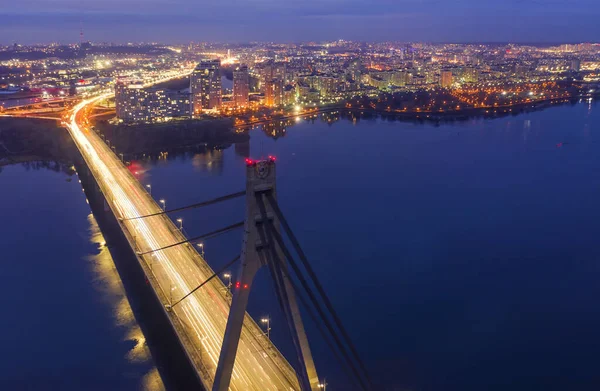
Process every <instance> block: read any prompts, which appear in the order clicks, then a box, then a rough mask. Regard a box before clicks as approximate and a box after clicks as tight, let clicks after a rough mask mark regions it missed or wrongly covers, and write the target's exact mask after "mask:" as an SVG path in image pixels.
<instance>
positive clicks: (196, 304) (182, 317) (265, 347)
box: [68, 95, 299, 391]
mask: <svg viewBox="0 0 600 391" xmlns="http://www.w3.org/2000/svg"><path fill="white" fill-rule="evenodd" d="M101 98H106V95H105V96H103V97H99V98H95V99H90V100H87V101H84V102H82V103H80V104H79V105H77V106H76V107H75V109H74V112H73V114H72V116H71V119H70V123H69V125H68V129H69V132H70V134H71V136H72V137H73V140H74V141H75V144H76V145H77V147H78V148H79V150H80V152H81V154H82V156H83V158H84V160H85V161H86V163H87V165H88V167H89V168H90V171H91V172H92V173H93V175H94V177H95V179H96V182H97V183H98V186H99V187H100V189H101V191H102V193H103V194H104V196H105V198H106V201H107V203H108V205H109V206H110V208H111V209H112V211H113V213H114V214H115V215H116V216H117V217H118V218H130V217H137V216H141V215H147V214H151V213H156V212H159V211H160V210H161V209H160V207H159V206H158V205H157V203H156V202H155V201H154V200H153V199H152V197H151V196H150V195H149V194H148V193H147V192H146V190H145V189H144V187H143V186H142V185H141V184H140V183H139V181H138V180H137V179H136V178H135V177H134V176H133V175H132V174H131V172H130V171H129V170H128V169H127V168H126V167H125V166H124V165H123V164H122V163H121V161H120V160H119V158H118V157H117V156H116V155H115V154H114V153H113V151H112V150H111V149H110V148H108V146H107V145H106V144H105V143H104V142H103V141H102V140H101V139H100V137H98V136H97V135H96V134H95V133H94V132H93V131H90V130H89V129H88V128H87V126H86V125H85V123H86V121H87V120H86V118H85V115H86V114H85V111H86V108H87V107H88V106H89V105H91V104H93V103H94V102H95V101H98V100H100V99H101ZM121 227H122V228H123V231H124V233H125V235H126V236H127V237H128V239H129V241H130V243H131V245H132V247H133V248H134V249H135V250H136V251H140V252H145V251H149V250H153V249H156V248H161V247H164V246H167V245H169V244H172V243H176V242H180V241H182V240H185V238H184V236H183V235H182V233H181V232H180V230H179V229H178V228H177V227H176V226H175V225H174V223H173V221H171V219H170V218H169V217H168V216H166V215H158V216H154V217H149V218H145V219H135V220H125V221H122V222H121ZM139 261H140V263H141V265H142V267H143V268H144V270H145V272H146V275H147V277H148V280H149V282H150V283H151V285H152V287H153V288H154V290H155V292H156V293H157V295H158V296H159V298H160V299H161V300H162V301H163V302H164V303H165V304H166V303H168V302H169V299H170V298H172V299H173V301H176V300H177V299H178V298H180V297H182V296H183V295H185V294H186V293H188V292H189V291H191V290H192V289H193V288H195V287H196V286H198V285H199V284H200V283H202V282H204V281H205V280H206V279H207V278H208V277H210V276H211V275H212V274H213V273H214V272H213V270H212V269H211V268H210V266H209V265H208V264H207V263H206V261H205V260H204V259H203V258H202V257H201V256H200V254H198V252H197V251H196V250H195V249H194V248H193V246H188V245H181V246H176V247H172V248H169V249H166V250H161V251H156V252H154V253H152V254H148V255H144V256H140V257H139ZM229 307H230V303H229V298H228V295H227V293H226V287H225V286H224V284H223V283H222V282H221V280H220V279H213V280H212V281H211V282H210V283H208V284H207V285H206V286H205V287H203V288H201V289H199V290H198V291H196V293H194V294H193V295H191V296H190V297H188V298H187V299H185V300H184V301H182V302H181V303H180V304H179V305H177V306H176V307H175V308H174V309H173V310H172V311H170V312H168V316H169V317H170V319H171V322H172V324H173V326H174V328H175V330H176V332H177V334H178V336H179V338H180V340H181V342H182V344H183V346H184V347H185V350H186V352H187V354H188V357H189V358H190V360H191V361H192V363H193V364H194V366H195V367H196V369H197V371H198V374H199V377H200V378H201V380H202V382H203V383H204V385H205V387H206V388H207V389H210V388H211V386H212V383H213V377H214V374H215V371H216V365H217V362H218V360H219V354H220V351H221V344H222V342H223V334H224V332H225V325H226V322H227V316H228V313H229ZM230 389H231V390H239V391H245V390H298V389H299V385H298V380H297V377H296V374H295V372H294V370H293V369H292V367H291V366H290V365H289V363H288V362H287V361H286V360H285V358H284V357H283V356H282V355H281V353H279V351H278V350H277V348H276V347H275V346H274V345H273V344H272V343H271V341H269V340H268V339H267V338H266V337H265V335H264V333H263V331H262V330H261V328H260V327H259V326H258V325H257V324H256V323H255V322H254V321H253V320H252V319H251V318H250V316H249V315H248V314H246V318H245V320H244V329H243V331H242V336H241V338H240V344H239V348H238V354H237V358H236V362H235V366H234V372H233V376H232V381H231V387H230Z"/></svg>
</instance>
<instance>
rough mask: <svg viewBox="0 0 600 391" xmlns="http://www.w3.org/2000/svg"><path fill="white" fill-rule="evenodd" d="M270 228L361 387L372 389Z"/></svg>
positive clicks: (288, 254) (274, 233)
mask: <svg viewBox="0 0 600 391" xmlns="http://www.w3.org/2000/svg"><path fill="white" fill-rule="evenodd" d="M267 227H268V229H269V230H270V231H271V232H272V233H273V236H275V240H276V241H277V243H278V244H279V247H280V248H281V249H282V251H283V252H284V254H285V257H286V259H287V260H288V261H289V263H290V265H291V266H292V269H293V270H294V272H295V273H296V275H297V276H298V279H299V281H300V284H301V285H302V287H303V288H304V290H305V292H306V293H307V294H308V296H309V298H310V301H311V302H312V304H313V306H314V307H315V309H316V310H317V312H318V313H319V315H320V317H321V320H322V321H323V323H324V324H325V326H326V327H327V329H328V330H329V333H330V334H331V336H332V337H333V339H334V340H335V343H336V345H337V346H338V349H339V350H340V352H341V353H342V355H343V356H344V358H345V359H346V361H347V363H348V365H349V366H350V367H351V368H352V372H353V374H354V376H355V377H356V379H357V380H358V382H359V383H360V385H361V388H362V389H363V390H370V389H371V388H370V387H369V386H368V385H367V384H365V381H364V380H363V378H362V377H361V374H360V372H359V371H358V370H357V368H356V367H355V365H354V362H353V361H352V359H351V357H350V355H349V353H348V351H347V350H346V348H345V347H344V344H343V343H342V341H341V340H340V339H339V337H338V334H337V333H336V332H335V328H334V327H333V325H332V324H331V322H330V320H329V317H327V316H326V315H325V312H324V310H323V308H322V307H321V305H320V304H319V302H318V300H317V298H316V297H315V294H314V293H313V292H312V289H311V288H310V286H309V285H308V283H307V281H306V280H305V279H304V277H303V275H302V272H301V270H300V268H299V267H298V265H297V264H296V262H295V260H294V258H293V257H292V255H291V253H290V251H289V250H288V248H287V246H285V243H284V242H283V238H282V237H281V235H279V233H278V232H277V231H276V230H275V228H274V227H273V226H272V224H268V225H267Z"/></svg>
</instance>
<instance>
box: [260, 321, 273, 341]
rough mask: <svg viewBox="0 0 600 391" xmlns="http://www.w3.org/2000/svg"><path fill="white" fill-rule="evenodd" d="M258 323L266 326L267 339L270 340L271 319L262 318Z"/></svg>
mask: <svg viewBox="0 0 600 391" xmlns="http://www.w3.org/2000/svg"><path fill="white" fill-rule="evenodd" d="M260 321H261V322H262V323H265V324H266V325H267V339H271V319H269V318H262V319H261V320H260Z"/></svg>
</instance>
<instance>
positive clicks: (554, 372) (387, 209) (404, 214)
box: [0, 102, 600, 391]
mask: <svg viewBox="0 0 600 391" xmlns="http://www.w3.org/2000/svg"><path fill="white" fill-rule="evenodd" d="M283 129H284V127H283V126H282V127H279V128H277V129H276V132H275V133H276V134H277V135H279V137H277V138H276V139H274V138H272V137H268V136H267V134H266V133H271V132H272V130H273V129H269V131H268V132H261V131H260V129H256V130H253V131H252V133H251V139H250V143H249V145H236V146H232V147H230V148H226V149H223V150H211V151H206V152H192V151H190V152H186V153H169V154H163V155H162V156H161V157H159V158H148V159H140V160H136V161H134V162H133V164H134V167H135V170H136V171H137V172H138V175H139V176H140V180H141V181H142V182H143V183H144V184H150V185H151V186H152V194H153V196H155V197H156V198H162V199H165V200H166V202H167V206H168V208H175V207H178V206H184V205H187V204H190V203H193V202H198V201H202V200H208V199H211V198H213V197H217V196H219V195H224V194H228V193H233V192H236V191H239V190H242V189H243V188H244V170H245V167H244V158H245V156H246V155H248V153H249V156H250V157H252V158H259V157H261V156H268V155H274V156H276V157H277V164H278V167H277V170H278V197H279V202H280V205H281V207H282V210H283V212H284V214H285V215H286V217H287V219H288V221H289V222H290V224H291V226H292V228H293V229H294V231H295V233H296V236H297V237H298V238H299V241H300V243H301V244H302V246H303V247H304V251H305V252H306V253H307V255H308V257H309V260H310V261H311V263H312V264H313V266H314V268H315V270H316V272H317V274H318V275H319V277H320V279H321V281H322V283H323V285H324V287H325V290H326V291H327V293H328V294H329V296H330V298H331V300H332V302H333V303H334V306H335V308H336V310H337V311H338V313H339V315H340V317H341V318H342V319H343V321H344V323H345V324H346V327H347V329H348V331H349V333H350V335H351V336H352V338H353V340H354V341H355V344H356V347H357V349H358V351H359V352H361V354H362V357H363V360H364V361H365V363H366V365H367V367H368V368H369V369H370V372H371V374H372V377H373V379H375V383H376V384H377V385H378V387H377V389H382V390H403V391H413V390H414V391H446V390H447V391H454V390H457V391H458V390H461V391H471V390H473V391H475V390H484V389H485V390H498V391H500V390H503V391H504V390H507V389H510V390H523V391H529V390H564V389H577V390H597V389H599V387H600V376H598V370H597V368H598V364H600V359H598V357H597V351H598V348H600V335H599V334H598V333H597V330H598V328H599V326H600V306H599V305H598V304H597V302H596V298H597V297H598V296H599V295H600V284H598V283H597V281H598V280H600V264H599V263H598V260H599V259H600V246H598V239H597V238H598V237H599V235H600V225H599V224H598V221H600V206H599V204H598V202H597V196H598V192H599V190H600V176H598V175H597V173H598V172H600V133H598V131H599V130H600V108H599V107H598V106H597V105H596V104H595V103H588V102H580V103H578V104H574V105H564V106H559V107H554V108H551V109H547V110H543V111H536V112H532V113H527V114H522V115H519V116H511V117H504V118H500V119H495V120H483V119H473V120H469V121H466V122H455V123H450V124H443V125H441V126H436V125H434V124H430V123H424V124H423V123H408V122H389V121H384V120H380V119H377V120H375V119H374V120H365V119H359V120H358V121H354V122H352V121H347V120H341V121H337V122H334V123H328V122H327V121H323V120H321V119H316V120H314V121H307V120H301V121H298V122H297V123H295V124H294V125H293V126H287V127H285V131H283ZM66 178H67V176H66V174H64V173H57V172H54V171H51V170H45V169H43V170H27V169H26V168H25V167H23V166H10V167H5V168H4V170H3V171H2V172H1V173H0V189H2V191H0V216H2V222H3V225H2V235H1V236H0V248H1V249H2V251H1V254H2V261H3V265H2V276H3V277H4V278H3V281H4V284H2V285H1V286H0V294H1V296H0V297H2V302H3V309H4V311H5V314H6V317H4V319H5V320H4V321H3V322H2V323H0V336H1V337H0V338H2V341H0V343H1V345H0V346H3V350H5V351H7V352H9V353H10V354H4V355H3V356H2V358H1V359H0V360H1V361H2V365H0V388H2V389H21V388H23V389H27V388H26V387H19V385H23V384H25V385H28V386H29V389H61V390H80V389H136V388H138V389H139V388H144V389H152V388H151V387H161V385H160V380H159V377H158V374H157V372H156V369H155V368H154V365H153V364H152V359H151V357H149V354H148V352H147V349H145V348H144V344H143V335H141V332H139V327H138V326H137V324H136V322H135V320H134V318H133V316H131V311H130V309H129V308H128V305H127V300H126V298H125V297H124V295H123V293H122V292H123V291H122V287H121V286H120V282H119V279H118V276H117V275H116V274H115V270H114V266H113V265H112V261H111V260H110V258H109V254H107V252H106V251H105V249H104V248H103V247H102V246H101V242H102V239H99V235H100V234H99V233H98V232H97V231H96V228H95V223H94V222H93V217H92V216H90V210H89V207H88V206H87V205H86V203H85V196H84V194H83V193H82V192H81V188H80V186H79V184H78V183H77V180H76V177H75V179H74V180H73V181H72V182H67V181H66ZM243 213H244V205H243V202H242V200H239V199H238V200H232V201H228V202H226V203H223V204H220V205H216V206H212V207H209V208H205V209H201V210H191V211H186V212H184V213H181V214H178V215H177V216H173V217H181V218H183V226H184V229H185V231H186V233H187V234H188V235H189V236H196V235H199V234H202V233H204V232H209V231H212V230H213V229H216V228H220V227H222V226H225V225H228V224H231V223H234V222H237V221H239V220H241V219H242V218H243ZM204 248H205V252H206V258H207V260H208V261H209V263H211V265H213V267H214V268H218V267H219V265H222V264H224V263H226V262H227V261H228V260H230V259H231V258H232V256H234V255H236V254H238V253H239V251H240V248H241V232H239V231H237V232H231V233H228V234H226V235H223V236H221V237H219V238H216V239H211V240H209V241H206V242H205V243H204ZM103 258H104V261H102V260H101V259H103ZM268 277H269V276H268V273H266V271H263V272H262V273H261V274H260V275H259V276H258V282H257V284H255V286H254V288H253V289H254V290H255V291H254V292H253V294H252V298H251V302H250V312H251V314H252V315H254V316H255V317H262V316H269V317H270V318H271V319H272V320H271V326H272V328H273V330H272V338H273V339H274V340H275V342H276V344H277V345H278V346H281V348H282V350H283V351H284V353H288V356H289V357H293V355H291V354H290V352H291V346H290V343H289V342H288V341H289V338H288V336H287V334H286V331H285V324H284V321H283V319H282V318H281V316H280V315H279V311H278V304H277V301H276V299H275V298H274V295H273V293H272V287H271V285H270V281H269V278H268ZM7 319H8V321H6V320H7ZM307 323H309V324H308V332H309V337H312V338H311V340H312V341H313V350H314V355H315V357H316V362H317V368H318V369H319V372H320V375H321V376H322V377H323V376H324V377H326V378H327V381H328V383H329V387H328V389H331V390H347V389H349V386H348V383H347V382H346V380H345V377H344V376H343V374H342V372H341V371H340V370H339V369H337V366H336V365H335V362H334V359H333V357H332V356H331V354H330V353H329V352H328V350H327V346H326V344H324V343H323V341H321V340H320V339H319V336H318V334H317V333H316V330H315V327H314V326H313V325H312V324H310V322H308V321H307ZM135 346H137V348H136V347H135ZM73 374H75V376H73ZM90 384H91V385H93V386H94V387H96V388H94V387H91V386H90ZM45 385H52V386H53V388H52V387H46V386H45Z"/></svg>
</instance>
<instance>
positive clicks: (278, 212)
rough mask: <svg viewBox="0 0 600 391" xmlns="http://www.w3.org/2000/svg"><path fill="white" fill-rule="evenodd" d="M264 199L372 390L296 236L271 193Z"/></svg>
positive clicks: (367, 376)
mask: <svg viewBox="0 0 600 391" xmlns="http://www.w3.org/2000/svg"><path fill="white" fill-rule="evenodd" d="M266 197H267V200H268V201H269V203H270V204H271V207H272V208H273V211H274V212H275V214H276V215H277V217H278V219H279V221H280V222H281V224H282V226H283V229H284V230H285V232H286V234H287V235H288V238H289V239H290V241H291V242H292V245H293V246H294V249H295V250H296V252H297V253H298V256H299V257H300V260H301V261H302V264H303V265H304V267H305V269H306V271H307V272H308V274H309V276H310V278H311V280H312V282H313V284H314V285H315V287H316V288H317V290H318V291H319V293H320V295H321V298H322V299H323V302H324V303H325V306H326V307H327V309H328V310H329V312H330V314H331V316H332V318H333V320H334V321H335V323H336V325H337V327H338V329H339V330H340V331H341V333H342V336H343V338H344V339H345V340H346V344H347V345H348V346H349V347H350V350H351V351H352V354H353V356H354V359H355V360H356V362H357V363H358V365H359V366H360V367H361V369H362V371H363V374H364V376H365V378H366V380H367V383H368V385H369V387H368V388H372V384H373V382H372V381H371V378H370V376H369V373H368V371H367V369H366V367H365V365H364V363H363V362H362V360H361V359H360V356H359V355H358V352H357V351H356V348H355V347H354V344H353V343H352V341H351V339H350V337H349V335H348V333H347V332H346V329H345V328H344V326H343V325H342V322H341V320H340V318H339V317H338V315H337V313H336V312H335V310H334V308H333V305H332V304H331V301H330V300H329V297H328V296H327V294H326V293H325V290H324V289H323V286H322V285H321V283H320V282H319V280H318V278H317V275H316V273H315V272H314V270H313V268H312V267H311V266H310V263H309V262H308V259H307V258H306V255H305V254H304V251H302V248H301V247H300V244H299V243H298V240H297V239H296V236H295V235H294V233H293V232H292V229H291V228H290V225H289V224H288V222H287V220H286V219H285V217H284V216H283V214H282V213H281V209H280V208H279V205H278V204H277V202H276V201H275V199H274V198H273V195H272V193H267V194H266ZM275 236H276V238H277V236H279V238H277V241H278V242H280V243H283V240H281V241H280V239H281V236H280V235H279V233H278V232H277V231H275ZM280 245H281V244H280ZM305 289H306V288H305Z"/></svg>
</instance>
